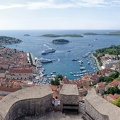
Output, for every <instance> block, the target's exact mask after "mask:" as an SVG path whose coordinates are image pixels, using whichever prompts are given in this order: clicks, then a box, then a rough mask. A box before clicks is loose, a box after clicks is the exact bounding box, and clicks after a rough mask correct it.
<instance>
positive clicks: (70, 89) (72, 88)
mask: <svg viewBox="0 0 120 120" xmlns="http://www.w3.org/2000/svg"><path fill="white" fill-rule="evenodd" d="M60 94H63V95H79V92H78V88H77V85H71V84H64V85H63V87H62V89H61V90H60Z"/></svg>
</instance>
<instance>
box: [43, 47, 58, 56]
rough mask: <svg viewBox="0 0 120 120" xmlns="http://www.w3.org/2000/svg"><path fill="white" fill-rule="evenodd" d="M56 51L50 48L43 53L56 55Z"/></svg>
mask: <svg viewBox="0 0 120 120" xmlns="http://www.w3.org/2000/svg"><path fill="white" fill-rule="evenodd" d="M55 51H56V50H55V49H52V48H50V49H47V50H44V51H42V55H46V54H48V53H54V52H55Z"/></svg>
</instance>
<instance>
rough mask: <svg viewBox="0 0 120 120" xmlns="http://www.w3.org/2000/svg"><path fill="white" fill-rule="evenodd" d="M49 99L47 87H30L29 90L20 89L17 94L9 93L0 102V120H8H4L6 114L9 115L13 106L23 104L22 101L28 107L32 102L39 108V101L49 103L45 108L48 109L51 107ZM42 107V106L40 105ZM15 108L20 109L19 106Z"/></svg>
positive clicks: (49, 90)
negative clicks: (25, 102) (27, 103)
mask: <svg viewBox="0 0 120 120" xmlns="http://www.w3.org/2000/svg"><path fill="white" fill-rule="evenodd" d="M47 96H48V98H47ZM45 97H46V98H45ZM44 98H45V99H44ZM46 99H47V100H46ZM51 99H52V90H51V88H50V87H49V86H48V85H40V86H35V87H30V88H26V89H22V90H19V91H17V92H14V93H11V94H9V95H7V96H6V97H4V98H3V99H2V100H1V101H0V116H1V118H0V120H3V118H4V120H9V119H5V118H6V116H9V115H8V114H9V113H10V111H11V110H12V109H13V108H14V109H15V106H16V105H17V104H18V103H19V104H20V103H23V102H24V101H29V105H28V106H31V104H33V103H34V102H37V104H39V106H40V103H39V101H40V100H41V101H40V102H43V101H47V102H49V105H48V106H47V108H48V107H50V106H51ZM48 100H49V101H48ZM43 103H44V102H43ZM44 104H46V103H44ZM21 105H22V104H21ZM42 106H44V105H43V104H42ZM17 107H21V106H18V105H17Z"/></svg>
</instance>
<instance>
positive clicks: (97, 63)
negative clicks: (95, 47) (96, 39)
mask: <svg viewBox="0 0 120 120" xmlns="http://www.w3.org/2000/svg"><path fill="white" fill-rule="evenodd" d="M92 57H93V58H94V59H95V61H96V63H97V67H98V69H99V70H102V68H101V67H100V66H99V62H98V60H97V58H96V57H95V56H94V55H93V54H92Z"/></svg>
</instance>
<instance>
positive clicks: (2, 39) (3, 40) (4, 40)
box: [0, 36, 22, 45]
mask: <svg viewBox="0 0 120 120" xmlns="http://www.w3.org/2000/svg"><path fill="white" fill-rule="evenodd" d="M21 42H22V40H20V39H17V38H13V37H7V36H0V45H5V44H16V43H21Z"/></svg>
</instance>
